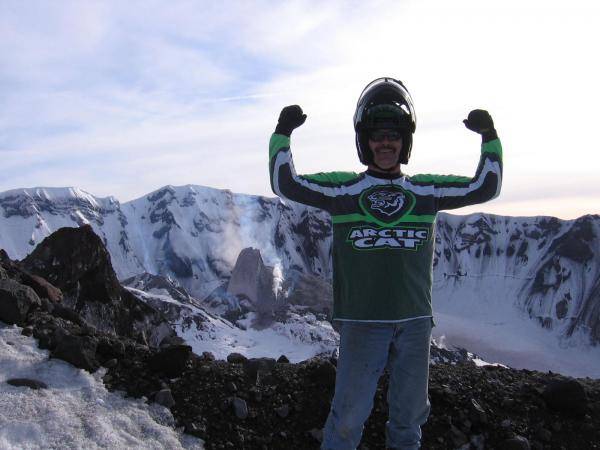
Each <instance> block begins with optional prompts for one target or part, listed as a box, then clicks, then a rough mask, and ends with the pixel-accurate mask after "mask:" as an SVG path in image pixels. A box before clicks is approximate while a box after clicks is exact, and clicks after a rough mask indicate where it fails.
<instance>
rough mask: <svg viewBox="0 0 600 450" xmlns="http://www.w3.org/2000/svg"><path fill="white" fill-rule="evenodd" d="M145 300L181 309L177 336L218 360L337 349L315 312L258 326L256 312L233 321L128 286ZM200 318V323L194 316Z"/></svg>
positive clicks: (295, 356) (300, 356) (302, 356)
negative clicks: (232, 355)
mask: <svg viewBox="0 0 600 450" xmlns="http://www.w3.org/2000/svg"><path fill="white" fill-rule="evenodd" d="M127 289H128V290H129V291H130V292H132V293H133V294H134V295H136V296H137V297H139V298H140V299H142V300H144V301H149V300H150V299H153V300H159V301H162V302H165V303H171V304H174V305H177V306H179V307H180V308H182V312H181V314H180V317H179V319H178V320H177V322H176V323H173V324H172V325H173V326H174V328H175V331H176V332H177V335H178V336H179V337H181V338H182V339H184V340H185V341H186V343H187V344H188V345H190V346H191V347H192V350H193V352H194V353H196V354H197V355H201V354H202V353H203V352H211V353H212V354H213V355H214V356H215V358H216V359H221V360H225V359H227V356H228V355H229V354H230V353H240V354H242V355H244V356H246V357H247V358H261V357H268V358H275V359H277V358H279V357H280V356H281V355H285V356H286V357H287V358H288V359H289V361H290V362H293V363H297V362H300V361H304V360H307V359H310V358H312V357H314V356H316V355H318V354H320V353H327V354H330V353H332V352H333V351H335V349H336V348H337V345H338V344H339V337H338V335H337V333H336V332H335V331H334V330H333V328H332V326H331V324H330V323H329V322H326V321H321V320H318V319H317V318H316V317H315V316H314V315H313V314H306V315H299V314H294V313H292V314H290V317H289V319H288V320H287V321H286V322H285V323H281V322H275V323H273V324H272V325H270V326H269V327H267V328H264V329H256V328H254V327H253V325H252V324H253V322H254V321H255V319H256V315H255V314H254V313H248V314H247V315H246V317H244V318H243V319H241V320H238V321H237V326H235V325H233V324H232V323H231V322H229V321H227V320H225V319H222V318H221V317H218V316H217V315H214V314H210V313H209V312H207V311H205V310H204V309H201V308H197V307H195V306H193V305H190V304H184V303H181V302H179V301H177V300H175V299H173V298H172V297H170V296H169V295H167V294H166V292H165V291H164V290H160V289H153V290H152V293H151V294H150V293H147V292H144V291H141V290H139V289H135V288H131V287H127ZM194 316H195V317H197V318H199V319H201V324H200V326H198V325H197V324H196V323H195V322H194V321H193V320H189V319H190V318H192V317H194Z"/></svg>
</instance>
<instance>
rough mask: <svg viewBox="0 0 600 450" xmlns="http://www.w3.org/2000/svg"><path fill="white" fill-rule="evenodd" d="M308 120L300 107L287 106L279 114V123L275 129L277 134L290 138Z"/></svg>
mask: <svg viewBox="0 0 600 450" xmlns="http://www.w3.org/2000/svg"><path fill="white" fill-rule="evenodd" d="M305 120H306V114H304V113H303V112H302V108H300V107H299V106H298V105H290V106H286V107H285V108H283V109H282V110H281V113H280V114H279V121H278V122H277V126H276V127H275V133H277V134H283V135H285V136H290V135H291V134H292V131H294V130H295V129H296V128H298V127H299V126H300V125H302V124H303V123H304V121H305Z"/></svg>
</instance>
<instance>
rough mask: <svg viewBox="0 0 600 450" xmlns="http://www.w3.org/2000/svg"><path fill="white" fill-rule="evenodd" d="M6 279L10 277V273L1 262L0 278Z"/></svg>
mask: <svg viewBox="0 0 600 450" xmlns="http://www.w3.org/2000/svg"><path fill="white" fill-rule="evenodd" d="M6 279H8V274H7V273H6V270H4V267H2V265H1V264H0V280H6Z"/></svg>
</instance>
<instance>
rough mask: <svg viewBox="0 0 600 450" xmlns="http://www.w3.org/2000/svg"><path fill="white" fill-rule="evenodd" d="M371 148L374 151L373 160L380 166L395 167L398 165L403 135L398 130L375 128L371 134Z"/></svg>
mask: <svg viewBox="0 0 600 450" xmlns="http://www.w3.org/2000/svg"><path fill="white" fill-rule="evenodd" d="M369 148H370V149H371V151H372V152H373V162H374V163H375V164H376V165H377V166H378V167H380V168H381V169H385V170H389V169H393V168H394V167H396V166H398V158H399V157H400V150H402V137H401V135H400V133H399V132H398V131H396V130H387V129H386V130H374V131H372V132H371V133H370V134H369Z"/></svg>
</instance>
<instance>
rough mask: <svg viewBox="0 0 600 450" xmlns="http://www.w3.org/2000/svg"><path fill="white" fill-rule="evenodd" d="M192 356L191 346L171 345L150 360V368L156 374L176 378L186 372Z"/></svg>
mask: <svg viewBox="0 0 600 450" xmlns="http://www.w3.org/2000/svg"><path fill="white" fill-rule="evenodd" d="M191 356H192V347H190V346H189V345H171V346H170V347H166V348H163V349H161V350H160V351H159V352H158V353H157V354H155V355H154V356H153V357H152V358H150V361H149V362H148V366H149V367H150V369H151V370H152V371H154V372H161V373H164V374H165V375H167V376H168V377H170V378H175V377H178V376H180V375H181V373H182V372H183V371H184V370H185V368H186V366H187V362H188V361H189V360H190V358H191Z"/></svg>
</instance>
